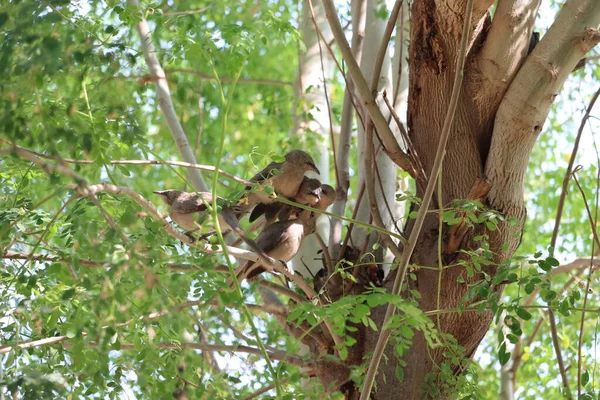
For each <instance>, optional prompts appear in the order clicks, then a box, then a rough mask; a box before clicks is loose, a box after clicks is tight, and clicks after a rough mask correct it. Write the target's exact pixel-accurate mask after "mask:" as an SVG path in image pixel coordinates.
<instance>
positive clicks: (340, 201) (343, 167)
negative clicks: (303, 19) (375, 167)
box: [329, 0, 367, 260]
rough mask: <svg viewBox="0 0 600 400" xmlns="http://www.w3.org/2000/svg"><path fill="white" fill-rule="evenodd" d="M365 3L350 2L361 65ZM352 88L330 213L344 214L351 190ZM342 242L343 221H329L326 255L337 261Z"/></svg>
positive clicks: (355, 48) (347, 91) (345, 105)
mask: <svg viewBox="0 0 600 400" xmlns="http://www.w3.org/2000/svg"><path fill="white" fill-rule="evenodd" d="M366 6H367V2H366V1H362V0H358V1H357V0H352V51H353V54H354V57H355V58H356V60H357V61H358V62H360V59H361V56H362V43H363V40H362V39H363V37H364V35H362V36H361V34H360V32H363V33H364V30H365V24H366V20H367V10H366ZM353 92H354V85H353V84H352V81H351V80H348V81H347V83H346V88H345V90H344V102H343V104H342V123H341V128H340V137H339V143H338V153H337V159H336V165H337V167H338V170H339V180H338V182H337V183H338V187H337V188H336V200H335V202H334V203H333V208H332V212H333V214H339V215H343V214H344V212H345V210H346V202H347V201H348V190H349V189H350V169H349V157H350V142H351V139H352V121H353V116H354V110H353V107H352V104H353V101H352V97H353ZM356 111H357V112H358V110H356ZM341 241H342V221H341V220H340V219H338V218H332V219H331V228H330V231H329V254H330V255H331V258H333V259H334V260H339V259H340V250H341V248H340V246H339V244H340V242H341Z"/></svg>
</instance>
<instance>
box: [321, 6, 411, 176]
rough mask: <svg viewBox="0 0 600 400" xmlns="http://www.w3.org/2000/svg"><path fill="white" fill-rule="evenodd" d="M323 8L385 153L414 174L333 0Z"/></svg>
mask: <svg viewBox="0 0 600 400" xmlns="http://www.w3.org/2000/svg"><path fill="white" fill-rule="evenodd" d="M322 1H323V7H324V8H325V12H326V14H327V19H328V20H329V25H330V26H331V31H332V33H333V36H334V37H335V40H336V42H337V43H338V47H339V49H340V51H341V53H342V56H343V58H344V61H345V62H346V65H347V66H348V72H349V73H350V76H351V77H352V81H353V82H354V85H355V86H356V90H357V91H358V93H359V95H360V97H361V99H362V100H363V104H364V106H365V108H366V109H367V112H368V113H369V115H370V117H371V119H372V120H373V123H374V124H375V127H376V128H377V132H378V133H379V135H380V136H381V140H382V142H383V144H384V146H385V152H386V154H387V155H388V156H389V157H390V159H391V160H392V161H393V162H394V163H395V164H396V165H398V166H399V167H400V168H402V169H403V170H405V171H407V172H409V173H410V174H414V172H413V168H412V164H411V162H410V158H409V157H408V155H407V154H406V153H404V152H403V151H402V149H401V148H400V145H399V144H398V141H397V140H396V138H395V137H394V133H393V132H392V130H391V129H390V126H389V125H388V123H387V120H386V118H385V117H384V116H383V114H382V113H381V110H380V109H379V107H378V106H377V104H376V102H375V98H374V97H373V93H372V92H371V90H370V88H369V85H368V84H367V81H366V80H365V77H364V76H363V74H362V72H361V71H360V67H359V66H358V63H357V62H356V59H355V58H354V55H353V54H352V50H351V49H350V46H349V45H348V41H347V40H346V37H345V36H344V31H343V29H342V26H341V25H340V21H339V18H338V16H337V13H336V10H335V5H334V4H333V0H322Z"/></svg>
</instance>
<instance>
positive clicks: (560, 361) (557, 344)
mask: <svg viewBox="0 0 600 400" xmlns="http://www.w3.org/2000/svg"><path fill="white" fill-rule="evenodd" d="M599 96H600V89H598V90H597V91H596V93H595V94H594V96H593V97H592V100H591V101H590V104H589V105H588V108H587V110H586V112H585V115H584V116H583V118H582V120H581V123H580V125H579V130H578V132H577V136H576V137H575V143H574V144H573V151H572V152H571V158H570V160H569V164H568V166H567V170H566V171H565V177H564V179H563V186H562V191H561V193H560V198H559V200H558V206H557V210H556V221H555V222H554V229H553V231H552V239H551V241H550V255H554V248H555V247H556V240H557V238H558V231H559V229H560V222H561V218H562V213H563V209H564V205H565V199H566V196H567V187H568V185H569V180H570V178H571V176H572V171H573V166H574V165H575V159H576V158H577V152H578V150H579V142H580V140H581V136H582V134H583V128H584V127H585V123H586V122H587V120H588V119H589V117H590V113H591V111H592V108H593V107H594V104H595V103H596V100H597V99H598V97H599ZM586 205H587V204H586ZM592 232H593V233H594V235H595V237H596V238H597V236H596V229H592ZM548 315H549V318H550V333H551V334H552V344H553V345H554V351H555V352H556V361H557V364H558V368H559V370H560V376H561V378H562V383H563V386H564V387H565V388H566V389H567V392H568V393H570V389H569V381H568V377H567V372H566V369H565V364H564V361H563V357H562V352H561V349H560V342H559V340H558V332H557V331H556V321H555V320H554V313H553V312H552V310H549V312H548ZM569 398H572V397H571V396H569Z"/></svg>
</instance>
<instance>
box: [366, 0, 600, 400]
mask: <svg viewBox="0 0 600 400" xmlns="http://www.w3.org/2000/svg"><path fill="white" fill-rule="evenodd" d="M452 3H453V5H452V4H449V3H446V2H438V1H434V0H429V1H423V2H415V3H414V6H413V8H412V18H411V24H412V33H411V48H410V95H409V101H408V126H409V129H410V131H409V135H410V138H411V140H412V141H413V144H414V146H415V148H416V150H417V152H418V154H419V155H420V156H421V162H422V164H423V166H424V169H425V172H426V173H427V174H429V173H430V171H431V167H432V164H433V154H432V152H431V150H430V149H433V148H435V147H436V146H437V142H438V137H439V133H440V131H441V125H442V122H443V120H444V116H445V113H446V110H447V108H448V101H449V95H450V91H451V89H452V87H451V86H452V78H453V75H454V69H455V65H456V53H457V48H458V42H459V40H460V27H461V24H462V20H461V18H462V14H461V13H460V12H456V10H464V2H463V1H455V2H452ZM500 3H502V4H500V5H499V9H498V16H499V18H500V17H504V18H506V15H510V16H511V18H514V19H515V20H517V21H520V22H522V23H523V24H522V25H517V26H515V25H511V24H510V23H509V24H505V25H506V26H510V27H511V29H512V28H514V32H513V34H514V41H513V43H512V47H511V46H508V47H507V48H506V49H502V46H500V45H498V43H497V39H496V38H497V37H499V36H500V34H498V33H494V32H495V30H494V29H488V28H489V27H490V18H489V16H488V15H487V14H485V13H481V14H479V16H478V17H477V19H475V20H474V23H475V26H476V29H475V32H474V33H473V37H472V38H471V42H470V43H471V47H470V50H469V53H468V56H467V57H468V58H467V69H466V71H465V85H464V87H463V89H462V95H461V99H460V101H459V104H458V108H457V112H456V116H455V123H454V127H453V130H452V132H451V136H450V140H449V143H448V147H447V153H446V158H445V161H444V167H443V178H442V204H441V205H434V206H432V208H438V206H440V207H441V206H447V205H448V204H450V202H451V201H453V200H454V199H464V198H466V197H467V194H468V193H469V191H470V190H471V188H472V186H473V184H474V183H475V181H476V180H477V178H479V177H481V176H483V175H484V173H485V175H487V177H488V179H489V182H490V184H491V191H490V193H489V195H488V196H487V199H486V202H487V203H488V205H489V206H490V207H491V208H492V209H495V210H497V211H500V212H502V213H503V214H504V215H505V216H506V217H507V218H510V217H514V218H516V219H517V220H519V221H521V223H522V222H523V221H524V218H525V209H524V206H523V180H524V177H525V172H526V169H527V160H528V158H529V155H530V153H531V150H532V147H533V144H534V143H535V140H536V138H537V135H538V133H539V132H540V130H541V127H542V125H543V121H544V120H545V118H546V116H547V114H548V111H549V108H550V106H551V104H552V101H553V100H554V97H555V95H556V93H557V91H558V90H559V89H560V87H561V86H562V84H563V83H564V81H565V79H566V77H567V75H568V74H569V73H570V71H572V69H573V67H574V66H575V64H576V63H577V61H578V60H579V59H581V57H583V55H585V53H586V52H587V51H589V50H590V49H591V48H592V47H593V46H594V45H595V44H596V43H597V42H598V40H599V38H598V32H597V30H596V28H597V25H598V22H599V21H600V3H597V2H592V1H570V2H567V4H566V5H565V6H564V7H563V10H562V11H561V12H560V14H559V16H558V17H557V20H556V22H555V23H554V25H553V26H552V28H551V29H550V30H549V31H548V33H547V34H546V36H545V37H544V38H543V40H542V42H541V43H540V44H539V45H538V46H537V47H536V49H535V50H534V51H533V53H532V54H531V55H530V56H529V58H527V59H526V60H525V57H526V56H527V54H526V48H527V46H526V44H528V38H529V36H530V33H531V24H532V23H533V16H532V13H533V12H534V11H533V10H535V9H536V8H537V2H535V3H533V4H532V3H531V2H530V4H528V5H527V7H525V6H522V7H523V9H522V12H521V14H519V13H515V12H513V11H514V10H513V11H507V9H510V7H513V8H514V7H517V6H518V5H519V4H518V3H517V2H500ZM508 3H510V4H508ZM501 6H502V7H506V8H502V7H501ZM511 13H512V14H511ZM523 21H525V22H523ZM567 21H568V22H567ZM501 22H502V21H500V20H499V21H498V24H497V26H498V28H496V29H500V27H501V26H502V25H501ZM505 22H506V21H505ZM490 36H492V37H493V40H494V41H495V43H492V44H490V45H488V42H487V41H486V39H489V38H490ZM486 46H487V47H486ZM507 54H510V57H511V60H510V62H504V64H502V63H496V64H494V62H496V61H498V60H500V59H503V58H505V57H507ZM524 60H525V61H524ZM486 63H487V64H488V65H485V64H486ZM490 65H495V66H497V67H498V68H499V70H493V68H491V67H490ZM498 92H500V94H499V93H498ZM503 92H506V93H505V94H504V95H501V94H502V93H503ZM490 146H491V147H490ZM422 194H423V193H421V192H420V191H418V193H417V195H418V196H422ZM438 223H439V222H438V216H437V214H435V213H432V214H431V216H430V217H428V219H427V220H426V221H425V225H424V228H423V231H422V233H421V237H420V240H419V242H418V245H417V248H416V249H415V253H414V255H413V258H412V260H411V261H412V263H413V264H416V265H423V266H429V267H436V268H437V266H438V250H437V247H438V239H439V237H438V228H439V226H438ZM411 229H412V224H411V223H409V225H408V227H407V232H410V231H411ZM443 232H444V235H443V236H442V240H443V241H445V240H446V233H447V229H446V227H444V231H443ZM485 233H487V234H488V235H489V240H490V245H491V248H492V251H493V252H495V253H496V254H498V255H499V256H498V257H497V259H496V260H495V261H496V262H500V261H502V260H503V259H504V258H506V257H508V256H510V255H512V254H513V253H514V251H515V250H516V247H517V246H518V243H519V234H520V227H519V226H516V227H509V226H508V225H504V226H501V227H500V229H498V230H497V231H494V232H485ZM470 237H471V235H470V234H467V235H466V236H465V237H464V240H463V241H462V243H461V246H460V248H462V249H470V248H474V247H475V246H476V244H474V243H471V242H470ZM506 243H508V245H509V246H508V248H507V249H506V251H502V245H503V244H506ZM444 245H445V243H443V246H444ZM442 257H443V259H442V261H443V263H444V265H448V264H450V263H451V262H453V261H456V260H457V256H456V253H455V254H448V255H442ZM414 272H415V274H416V276H417V279H416V281H414V282H411V284H410V287H411V289H416V290H418V291H419V292H420V294H421V296H422V298H421V300H420V306H421V309H422V310H423V311H428V310H434V309H437V308H438V306H441V308H454V307H457V306H459V305H460V303H461V300H462V299H463V298H464V295H465V294H466V291H467V284H468V283H469V280H468V279H467V283H464V284H460V283H457V281H456V280H457V277H458V276H459V275H461V274H462V273H463V269H461V268H459V267H455V268H449V269H445V270H444V272H443V274H442V279H441V287H439V289H438V279H439V274H438V272H437V271H432V270H431V269H417V270H415V271H414ZM486 272H487V273H489V274H491V275H494V273H495V268H494V267H490V268H488V269H487V270H486ZM479 279H481V277H475V278H473V279H472V280H471V282H474V281H476V280H479ZM438 290H439V293H440V300H441V301H440V304H438V303H437V294H438ZM497 290H501V287H500V288H497ZM379 312H380V310H378V316H379V317H380V318H381V315H380V314H379ZM381 314H382V313H381ZM491 318H492V314H491V313H489V312H488V313H464V314H462V315H461V316H459V315H457V314H447V315H444V316H441V317H440V319H439V322H440V326H439V329H440V331H441V332H443V333H449V334H451V335H452V336H453V337H454V338H455V339H456V340H457V343H458V344H459V345H461V346H462V347H463V348H464V356H465V357H467V358H468V357H471V356H472V355H473V353H474V352H475V350H476V348H477V346H478V344H479V343H480V341H481V340H482V338H483V336H484V335H485V333H486V332H487V330H488V328H489V326H490V323H491ZM375 341H376V335H375V338H370V337H369V338H367V339H366V349H367V351H368V349H369V348H372V347H371V346H373V344H374V342H375ZM391 347H392V346H389V348H388V352H387V354H386V355H387V356H388V363H387V364H386V365H383V366H382V368H381V369H380V374H379V376H378V391H377V398H378V399H391V398H404V399H420V398H423V397H424V396H425V395H424V390H425V391H427V386H428V385H431V386H433V387H435V389H434V390H441V391H442V392H443V388H442V387H441V383H442V382H440V381H437V380H436V379H432V380H428V379H427V375H428V374H430V373H434V374H435V373H436V366H439V365H440V364H441V363H442V362H444V361H447V360H446V358H445V357H444V356H443V354H442V353H443V351H441V350H435V349H433V350H432V349H430V348H428V345H427V343H426V341H425V339H424V337H423V335H422V334H419V333H418V334H417V335H416V336H415V338H414V340H413V345H412V347H411V349H410V351H409V352H408V354H406V355H405V357H404V361H405V362H406V364H407V365H408V367H407V368H405V369H404V380H403V381H402V382H400V383H399V382H397V380H396V379H395V377H394V371H395V368H396V365H397V364H396V362H395V359H394V358H393V354H392V348H391ZM451 368H454V370H455V372H457V373H458V372H460V368H459V367H458V366H456V365H452V366H451ZM425 382H428V383H427V384H425ZM431 386H430V387H431Z"/></svg>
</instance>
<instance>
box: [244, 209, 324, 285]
mask: <svg viewBox="0 0 600 400" xmlns="http://www.w3.org/2000/svg"><path fill="white" fill-rule="evenodd" d="M315 222H316V218H314V216H313V215H312V212H310V211H308V210H304V211H303V212H301V213H300V215H298V218H297V219H293V220H288V221H279V222H276V223H274V224H273V225H271V226H269V227H267V228H265V229H264V230H263V231H262V232H261V233H260V235H258V238H257V239H256V245H257V246H258V248H259V249H260V250H261V251H263V252H264V253H265V254H266V255H268V256H269V257H271V258H273V259H275V260H279V261H283V262H285V263H286V262H288V261H290V260H291V259H292V258H293V257H294V256H295V255H296V253H298V250H300V246H301V245H302V241H303V240H304V238H305V237H306V236H308V235H310V234H311V233H313V232H314V231H315ZM238 271H240V272H239V273H238V274H237V275H238V279H239V280H240V281H242V280H243V279H245V278H248V279H250V278H253V277H255V276H258V275H260V274H261V273H263V272H264V271H265V268H264V266H263V264H262V262H260V261H259V262H256V263H255V262H252V261H247V262H245V263H244V264H243V265H242V266H241V267H239V268H238ZM292 272H293V271H292Z"/></svg>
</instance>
